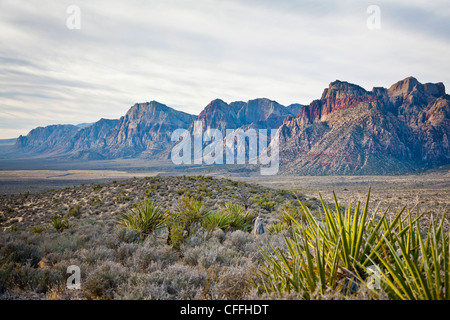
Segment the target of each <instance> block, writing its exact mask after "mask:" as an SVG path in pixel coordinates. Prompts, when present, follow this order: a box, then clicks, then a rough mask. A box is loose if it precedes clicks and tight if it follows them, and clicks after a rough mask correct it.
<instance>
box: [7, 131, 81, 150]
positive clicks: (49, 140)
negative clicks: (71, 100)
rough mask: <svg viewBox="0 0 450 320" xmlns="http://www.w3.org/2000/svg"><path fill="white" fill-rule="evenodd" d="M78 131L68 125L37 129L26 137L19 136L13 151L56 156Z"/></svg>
mask: <svg viewBox="0 0 450 320" xmlns="http://www.w3.org/2000/svg"><path fill="white" fill-rule="evenodd" d="M78 130H79V128H78V127H76V126H74V125H70V124H68V125H64V124H58V125H50V126H47V127H37V128H35V129H33V130H31V131H30V132H29V133H28V134H27V135H26V136H20V137H19V138H18V139H17V141H16V143H15V145H14V148H13V150H14V151H15V152H19V153H25V154H33V155H41V154H56V153H59V152H61V151H63V150H64V149H65V148H66V142H67V141H68V140H70V138H71V137H72V136H74V135H75V134H76V133H77V131H78Z"/></svg>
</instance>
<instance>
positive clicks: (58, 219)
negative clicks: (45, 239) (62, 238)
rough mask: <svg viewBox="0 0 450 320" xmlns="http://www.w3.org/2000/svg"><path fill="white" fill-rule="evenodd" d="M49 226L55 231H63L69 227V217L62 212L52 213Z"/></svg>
mask: <svg viewBox="0 0 450 320" xmlns="http://www.w3.org/2000/svg"><path fill="white" fill-rule="evenodd" d="M50 226H51V227H52V228H53V229H55V230H57V231H64V230H66V229H69V228H70V227H71V225H70V223H69V219H67V217H65V216H64V215H63V214H59V215H54V216H52V219H51V221H50Z"/></svg>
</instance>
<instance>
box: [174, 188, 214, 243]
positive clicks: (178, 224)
mask: <svg viewBox="0 0 450 320" xmlns="http://www.w3.org/2000/svg"><path fill="white" fill-rule="evenodd" d="M208 215H210V211H209V210H208V209H207V208H206V207H205V205H204V203H203V201H201V200H199V199H195V198H194V197H186V196H183V197H181V198H180V199H179V200H178V205H177V208H176V209H175V211H173V212H169V214H168V216H167V228H168V238H167V243H168V244H169V245H172V247H173V248H174V249H179V248H180V246H181V244H182V243H183V242H184V240H185V239H187V238H188V237H189V236H190V235H191V234H193V233H194V232H195V231H196V230H198V229H199V227H200V226H201V223H202V221H203V220H204V219H205V218H206V217H207V216H208Z"/></svg>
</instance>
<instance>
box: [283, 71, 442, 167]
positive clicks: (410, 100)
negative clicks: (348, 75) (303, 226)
mask: <svg viewBox="0 0 450 320" xmlns="http://www.w3.org/2000/svg"><path fill="white" fill-rule="evenodd" d="M449 112H450V97H449V96H448V95H446V94H445V88H444V86H443V84H442V83H437V84H433V83H427V84H421V83H420V82H419V81H417V80H416V79H415V78H412V77H410V78H406V79H404V80H402V81H399V82H397V83H396V84H394V85H392V86H391V87H390V88H389V89H385V88H374V89H373V90H372V91H365V90H364V89H362V88H361V87H359V86H356V85H352V84H349V83H346V82H341V81H335V82H333V83H331V84H330V86H329V87H328V88H327V89H325V90H324V92H323V94H322V97H321V99H320V100H315V101H313V102H312V103H311V104H310V105H309V106H306V107H305V108H302V109H300V112H299V114H298V116H297V117H296V118H287V119H286V120H285V121H284V123H283V125H282V126H281V127H280V129H279V131H280V152H281V153H280V159H281V162H282V163H284V169H285V171H287V172H297V173H308V174H391V173H400V172H407V171H411V170H417V169H421V168H426V167H433V166H437V165H441V164H447V163H449V162H450V149H449V143H448V136H447V135H448V133H449V132H450V131H449V130H450V121H449V119H450V118H449Z"/></svg>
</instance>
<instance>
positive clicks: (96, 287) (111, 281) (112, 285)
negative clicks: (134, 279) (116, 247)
mask: <svg viewBox="0 0 450 320" xmlns="http://www.w3.org/2000/svg"><path fill="white" fill-rule="evenodd" d="M127 278H128V272H127V271H126V269H124V268H123V267H121V266H120V265H119V264H117V263H114V262H108V261H106V262H103V263H102V264H99V265H98V266H97V267H96V268H95V269H94V270H93V271H92V272H91V273H89V274H88V275H87V277H86V279H85V280H84V281H83V285H82V286H81V290H82V295H83V297H85V298H86V299H88V300H109V299H113V298H114V295H115V294H116V290H117V288H118V287H119V286H120V285H121V284H122V283H123V282H125V281H126V280H127Z"/></svg>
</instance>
